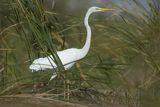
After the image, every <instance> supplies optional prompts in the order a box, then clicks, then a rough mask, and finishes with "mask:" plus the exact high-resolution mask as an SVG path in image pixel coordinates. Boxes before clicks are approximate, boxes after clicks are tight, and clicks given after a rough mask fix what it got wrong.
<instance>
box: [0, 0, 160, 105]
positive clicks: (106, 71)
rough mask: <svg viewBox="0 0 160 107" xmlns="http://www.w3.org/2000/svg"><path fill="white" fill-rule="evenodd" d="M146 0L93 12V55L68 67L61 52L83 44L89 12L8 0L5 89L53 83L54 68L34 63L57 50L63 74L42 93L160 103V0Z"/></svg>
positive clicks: (0, 90)
mask: <svg viewBox="0 0 160 107" xmlns="http://www.w3.org/2000/svg"><path fill="white" fill-rule="evenodd" d="M144 1H145V2H146V4H147V5H144V4H143V3H142V2H139V1H138V0H132V1H127V3H128V5H129V7H130V9H128V8H124V7H119V6H118V5H117V4H115V7H116V11H115V13H116V12H117V11H118V12H119V11H120V13H118V14H114V12H113V13H111V14H107V15H108V16H110V17H107V19H106V20H105V19H103V18H101V20H98V19H97V20H92V18H91V22H90V23H91V26H92V32H93V35H92V37H93V38H92V47H91V50H90V52H89V55H88V56H87V57H86V58H84V59H82V60H81V61H78V62H77V63H76V65H75V67H73V68H72V69H70V70H69V71H64V68H63V66H62V64H61V61H60V60H59V58H58V56H57V54H56V52H57V50H62V49H65V48H68V47H73V46H72V45H74V47H75V45H77V46H76V47H80V46H81V44H83V41H84V40H85V36H83V37H82V38H78V36H75V35H79V36H81V35H82V34H83V35H85V33H81V32H85V30H84V26H83V22H82V20H83V18H77V17H74V18H73V16H69V15H68V16H64V15H63V14H60V13H59V14H58V13H55V12H54V10H53V11H52V12H51V11H48V10H47V9H46V8H45V6H44V2H43V0H30V1H28V0H11V1H4V0H3V2H2V3H1V5H2V6H4V8H6V9H7V12H8V14H5V15H1V17H4V16H5V18H3V19H5V20H6V21H5V24H1V28H0V29H1V30H0V41H2V42H1V43H0V44H1V45H0V51H1V52H2V54H0V57H1V59H0V66H2V67H1V68H0V73H1V74H0V77H1V80H0V85H1V87H0V94H1V95H5V94H17V93H31V91H32V90H33V89H34V86H35V84H41V83H47V82H48V80H49V78H50V76H51V75H52V71H46V72H38V73H31V72H30V71H29V70H28V65H29V64H31V62H32V61H33V60H34V59H36V58H38V57H44V56H48V55H53V56H54V60H55V62H56V64H57V65H58V69H57V73H58V74H60V75H63V76H58V77H57V78H56V79H55V80H53V81H51V82H50V83H49V84H48V85H47V86H45V87H43V88H40V89H38V90H39V92H37V93H43V95H45V96H47V97H50V98H57V99H63V100H68V101H81V102H84V103H86V102H87V103H88V102H89V103H97V104H100V105H101V106H102V105H103V104H104V106H105V104H106V103H107V104H110V103H121V104H126V105H132V106H135V107H138V106H148V107H150V106H151V105H153V104H154V106H157V105H159V102H160V101H159V100H160V99H159V96H160V95H159V88H160V87H159V69H160V66H159V64H160V59H159V46H160V45H159V36H160V28H159V27H160V21H159V20H160V13H159V10H160V6H159V4H160V1H159V0H153V1H146V0H144ZM129 3H131V4H129ZM1 13H3V11H2V10H1ZM112 14H113V15H112ZM62 17H63V18H64V19H67V21H64V19H63V18H62ZM1 22H2V21H1ZM98 34H100V35H98ZM71 41H77V42H78V43H77V44H76V43H71ZM79 41H80V42H79ZM16 87H18V88H16ZM15 88H16V89H15ZM155 100H156V102H155Z"/></svg>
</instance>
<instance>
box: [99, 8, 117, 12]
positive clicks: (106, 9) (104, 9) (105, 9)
mask: <svg viewBox="0 0 160 107" xmlns="http://www.w3.org/2000/svg"><path fill="white" fill-rule="evenodd" d="M97 10H101V11H108V10H114V9H111V8H98V9H97Z"/></svg>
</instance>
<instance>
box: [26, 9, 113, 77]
mask: <svg viewBox="0 0 160 107" xmlns="http://www.w3.org/2000/svg"><path fill="white" fill-rule="evenodd" d="M107 10H113V9H110V8H100V7H91V8H89V9H88V11H87V13H86V15H85V18H84V25H85V27H86V31H87V38H86V42H85V45H84V46H83V48H82V49H76V48H70V49H66V50H62V51H57V55H58V56H59V58H60V60H61V62H62V64H63V66H64V68H65V70H68V69H70V68H71V67H72V66H73V65H74V64H75V61H77V60H80V59H82V58H84V57H85V56H86V55H87V53H88V51H89V48H90V44H91V28H90V26H89V24H88V19H89V16H90V15H91V14H92V13H94V12H100V11H107ZM53 59H54V58H53V56H52V55H50V56H47V57H43V58H38V59H36V60H34V61H33V63H32V64H31V65H30V66H29V69H31V70H32V72H34V71H39V70H46V69H55V68H57V65H56V64H55V62H54V60H53ZM55 77H56V73H55V72H54V73H53V76H52V77H51V78H50V80H52V79H53V78H55Z"/></svg>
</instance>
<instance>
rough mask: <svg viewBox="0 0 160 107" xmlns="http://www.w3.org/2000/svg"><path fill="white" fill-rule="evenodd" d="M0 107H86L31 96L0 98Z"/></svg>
mask: <svg viewBox="0 0 160 107" xmlns="http://www.w3.org/2000/svg"><path fill="white" fill-rule="evenodd" d="M0 107H87V106H83V105H79V104H73V103H68V102H64V101H58V100H53V99H45V98H36V97H33V96H32V97H31V96H25V97H22V96H3V97H0Z"/></svg>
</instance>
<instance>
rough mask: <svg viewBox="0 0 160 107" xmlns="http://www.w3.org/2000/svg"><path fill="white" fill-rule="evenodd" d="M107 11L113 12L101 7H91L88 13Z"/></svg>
mask: <svg viewBox="0 0 160 107" xmlns="http://www.w3.org/2000/svg"><path fill="white" fill-rule="evenodd" d="M109 10H114V9H111V8H101V7H96V6H94V7H91V8H90V9H89V11H90V12H100V11H109Z"/></svg>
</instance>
